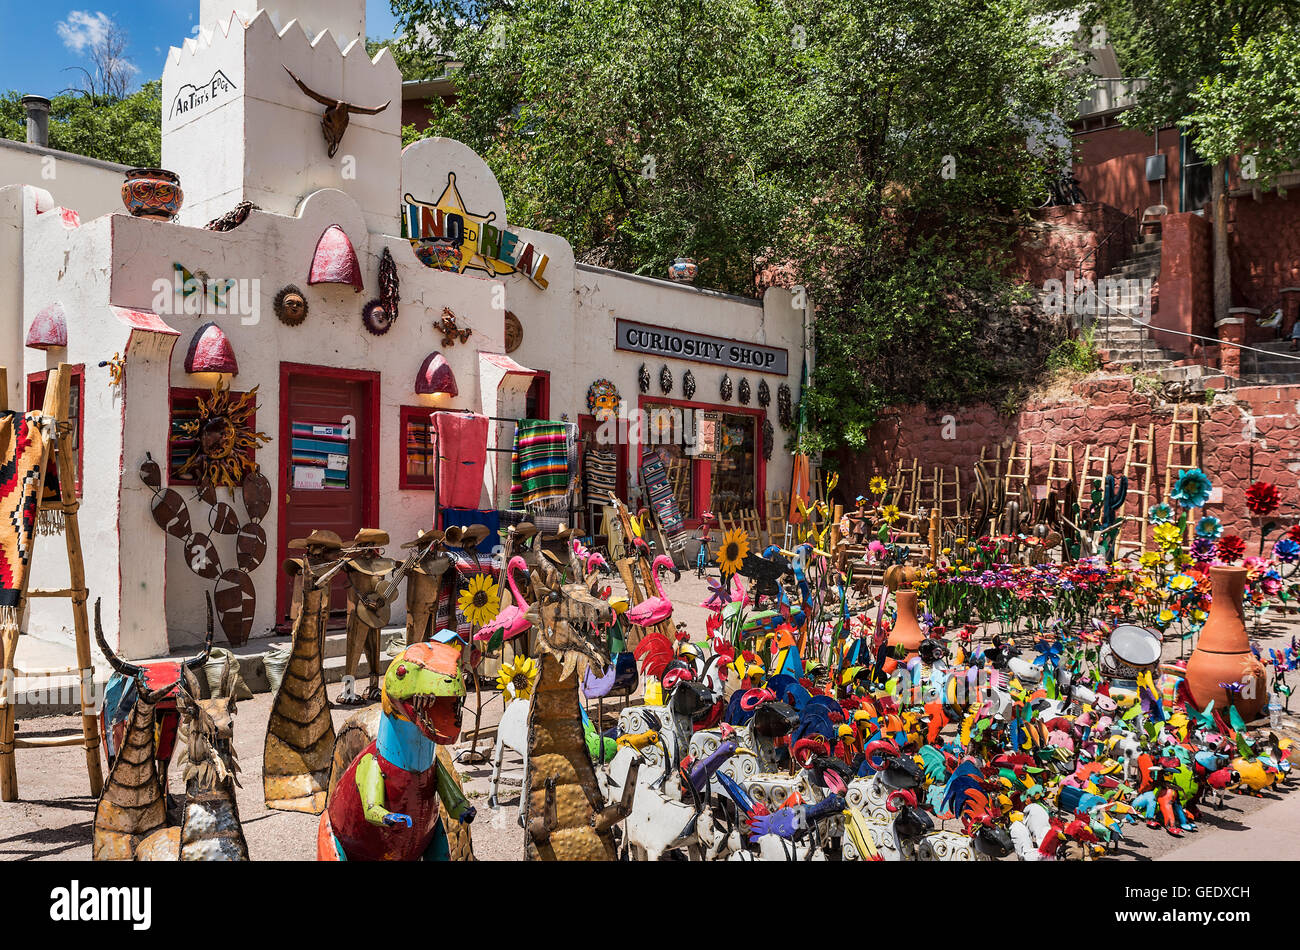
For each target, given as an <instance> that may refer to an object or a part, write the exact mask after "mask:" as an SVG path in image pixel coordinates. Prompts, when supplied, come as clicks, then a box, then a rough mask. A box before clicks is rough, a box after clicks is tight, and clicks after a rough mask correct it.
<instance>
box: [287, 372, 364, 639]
mask: <svg viewBox="0 0 1300 950" xmlns="http://www.w3.org/2000/svg"><path fill="white" fill-rule="evenodd" d="M378 392H379V386H378V374H374V373H365V372H353V371H347V370H335V369H326V368H317V367H302V366H288V365H286V366H282V368H281V387H280V394H281V405H280V477H281V486H282V488H283V492H282V501H283V504H282V506H281V513H280V550H281V560H282V561H283V559H284V558H286V557H289V556H291V554H290V552H289V551H288V544H289V542H290V541H291V540H294V539H298V538H306V537H307V536H308V535H310V534H311V533H312V532H313V531H317V530H328V531H333V532H335V533H336V534H337V535H338V536H339V537H340V538H341V539H342V540H343V543H344V545H345V546H346V545H347V544H349V543H350V542H351V540H352V538H353V537H354V536H355V535H356V533H357V531H358V530H360V529H361V528H375V527H379V526H378V525H377V524H374V521H375V518H376V513H377V512H378V508H379V505H378V499H379V485H378V467H379V466H378V452H377V450H378V445H377V444H376V443H377V442H378V428H377V425H376V420H375V418H374V416H375V406H374V402H375V400H376V398H377V396H378ZM292 556H300V555H298V554H297V553H296V552H295V553H294V554H293V555H292ZM346 591H347V588H346V580H345V578H344V576H343V574H342V572H340V573H338V574H336V575H335V576H334V582H333V586H332V588H331V597H330V608H331V610H335V611H346V609H347V600H346V597H347V593H346ZM291 594H292V583H291V581H290V579H289V577H288V576H287V575H285V574H284V573H283V572H281V575H280V584H279V597H278V601H277V615H278V616H279V618H280V620H281V622H284V621H286V620H287V619H288V616H289V599H290V596H291Z"/></svg>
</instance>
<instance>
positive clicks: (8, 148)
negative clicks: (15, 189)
mask: <svg viewBox="0 0 1300 950" xmlns="http://www.w3.org/2000/svg"><path fill="white" fill-rule="evenodd" d="M125 171H126V166H125V165H114V164H112V163H110V162H100V161H96V160H95V159H93V158H85V157H83V156H81V155H72V154H69V153H68V152H60V151H57V150H56V149H49V148H45V149H42V148H36V147H34V146H30V145H26V144H24V143H22V142H10V141H8V140H6V139H0V187H3V186H4V185H32V186H33V187H36V188H41V189H44V190H45V191H48V192H49V193H50V194H51V195H52V196H53V197H54V201H55V203H56V204H58V205H61V206H62V207H64V208H71V209H72V210H73V211H75V212H77V214H78V215H80V216H81V220H83V221H90V220H92V219H94V218H98V217H99V216H100V215H103V214H110V213H111V212H114V211H121V210H122V175H123V172H125Z"/></svg>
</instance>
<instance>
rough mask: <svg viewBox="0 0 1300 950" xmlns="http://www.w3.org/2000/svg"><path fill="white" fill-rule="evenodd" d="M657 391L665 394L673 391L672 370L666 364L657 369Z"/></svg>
mask: <svg viewBox="0 0 1300 950" xmlns="http://www.w3.org/2000/svg"><path fill="white" fill-rule="evenodd" d="M659 391H660V392H661V393H663V394H664V395H665V396H667V395H668V394H669V393H670V392H672V391H673V371H672V370H670V369H669V368H668V366H667V364H665V365H664V368H663V369H661V370H660V371H659Z"/></svg>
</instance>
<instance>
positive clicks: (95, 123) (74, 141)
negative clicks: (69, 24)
mask: <svg viewBox="0 0 1300 950" xmlns="http://www.w3.org/2000/svg"><path fill="white" fill-rule="evenodd" d="M161 96H162V83H161V82H160V81H157V80H155V81H153V82H148V83H145V84H144V86H142V87H141V88H140V89H139V90H138V91H136V92H134V93H132V94H131V95H129V96H124V97H121V98H118V97H115V96H105V95H89V94H87V93H65V94H63V95H59V96H55V97H54V98H53V99H52V100H50V148H55V149H59V150H61V151H64V152H72V153H73V154H76V155H86V156H89V157H90V158H98V159H101V160H103V161H106V162H117V163H119V164H122V165H131V166H135V167H143V168H153V167H157V165H158V164H159V162H161V161H162V99H161ZM0 138H6V139H14V140H16V141H19V142H23V141H26V140H27V113H26V111H25V110H24V109H23V105H22V96H21V95H20V94H19V93H17V92H10V93H8V94H7V95H5V96H3V97H0Z"/></svg>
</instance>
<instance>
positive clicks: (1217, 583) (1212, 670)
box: [1187, 565, 1268, 722]
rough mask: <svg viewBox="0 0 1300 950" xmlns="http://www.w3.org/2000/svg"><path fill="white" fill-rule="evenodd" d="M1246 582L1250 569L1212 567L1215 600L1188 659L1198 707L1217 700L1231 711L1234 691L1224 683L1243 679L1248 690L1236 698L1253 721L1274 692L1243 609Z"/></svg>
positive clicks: (1189, 685)
mask: <svg viewBox="0 0 1300 950" xmlns="http://www.w3.org/2000/svg"><path fill="white" fill-rule="evenodd" d="M1245 586H1246V569H1245V568H1244V567H1229V566H1227V565H1215V566H1213V567H1211V568H1210V589H1211V593H1212V596H1213V600H1212V601H1211V602H1210V615H1209V617H1208V618H1207V619H1206V621H1205V626H1204V627H1203V628H1201V636H1200V639H1199V640H1198V641H1197V643H1196V649H1195V650H1193V651H1192V655H1191V658H1190V659H1188V661H1187V688H1188V690H1189V691H1190V692H1191V694H1192V702H1194V703H1195V704H1196V707H1197V708H1198V709H1202V710H1203V709H1205V707H1206V706H1207V705H1209V703H1210V701H1211V700H1213V701H1214V708H1215V709H1219V710H1226V709H1227V707H1228V704H1229V701H1230V700H1229V696H1228V691H1227V690H1226V689H1224V688H1223V687H1222V686H1220V685H1219V684H1220V683H1241V684H1242V687H1243V689H1242V690H1241V691H1240V692H1238V693H1237V695H1236V696H1234V697H1232V699H1231V702H1232V703H1233V705H1235V706H1236V707H1237V712H1239V713H1241V715H1242V718H1244V719H1245V720H1246V721H1247V722H1249V721H1250V720H1252V719H1254V718H1256V717H1257V716H1258V715H1259V714H1260V711H1261V710H1262V709H1263V708H1264V703H1265V702H1266V701H1267V699H1268V690H1267V684H1266V682H1265V678H1264V667H1263V666H1262V665H1261V664H1260V662H1259V660H1257V659H1256V658H1255V656H1254V654H1252V653H1251V652H1250V638H1249V637H1248V636H1247V635H1246V614H1245V611H1244V610H1242V594H1243V592H1244V590H1245ZM1252 678H1253V680H1254V681H1253V682H1250V680H1251V679H1252Z"/></svg>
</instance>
